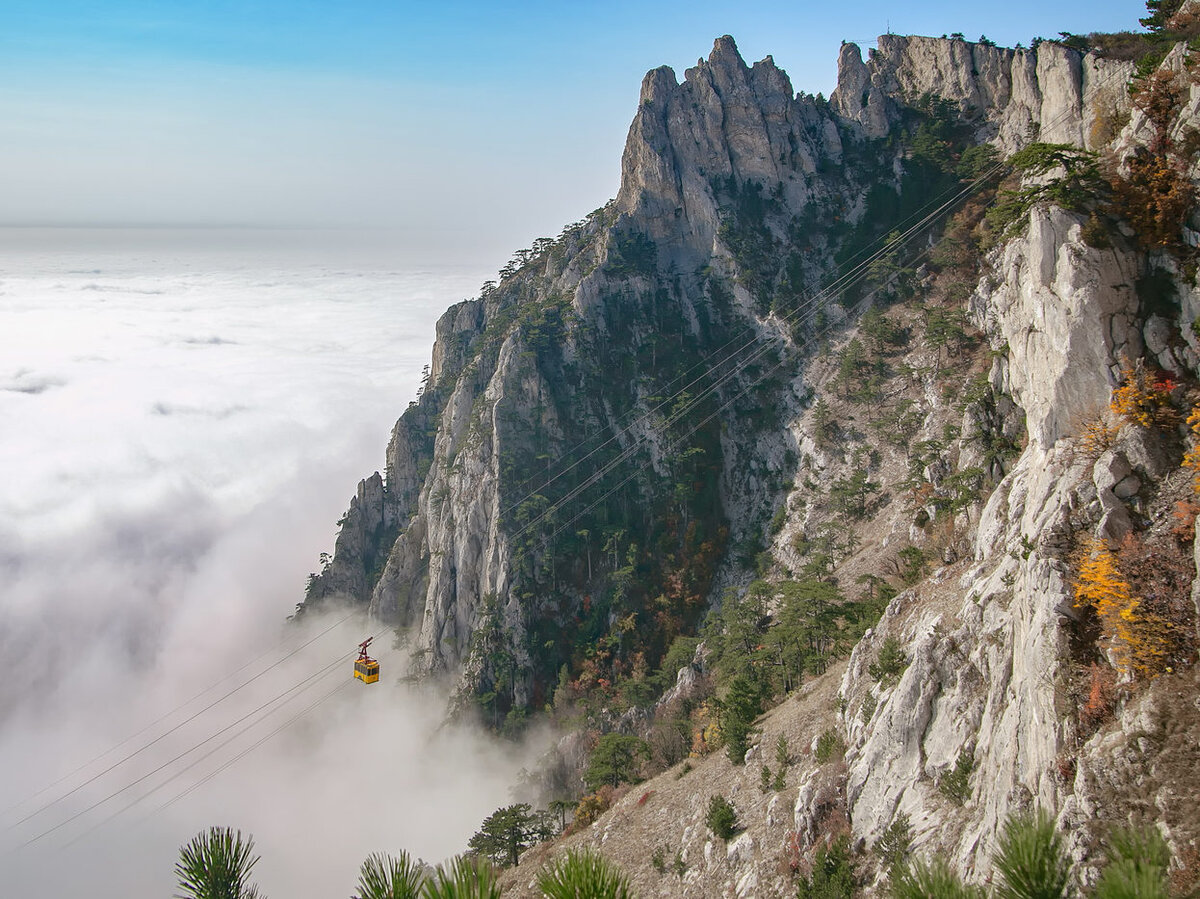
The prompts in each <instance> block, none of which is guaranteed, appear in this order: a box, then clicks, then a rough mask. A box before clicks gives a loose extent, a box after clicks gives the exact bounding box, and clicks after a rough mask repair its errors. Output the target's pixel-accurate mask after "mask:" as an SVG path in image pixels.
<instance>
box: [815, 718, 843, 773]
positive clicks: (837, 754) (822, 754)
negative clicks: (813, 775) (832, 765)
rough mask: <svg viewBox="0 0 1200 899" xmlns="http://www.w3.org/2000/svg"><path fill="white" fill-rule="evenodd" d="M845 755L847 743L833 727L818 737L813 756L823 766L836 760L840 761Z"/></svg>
mask: <svg viewBox="0 0 1200 899" xmlns="http://www.w3.org/2000/svg"><path fill="white" fill-rule="evenodd" d="M845 754H846V741H845V740H843V739H842V736H841V734H839V733H838V732H837V731H836V730H834V729H833V728H832V727H831V728H829V730H827V731H825V732H824V733H823V734H821V736H819V737H817V747H816V750H815V751H814V752H813V755H814V756H815V757H816V760H817V761H818V762H820V763H821V764H822V765H823V764H825V763H826V762H829V761H833V760H834V759H840V758H841V757H842V756H843V755H845Z"/></svg>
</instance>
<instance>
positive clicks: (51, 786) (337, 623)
mask: <svg viewBox="0 0 1200 899" xmlns="http://www.w3.org/2000/svg"><path fill="white" fill-rule="evenodd" d="M355 614H357V610H354V611H351V612H349V613H348V614H346V615H345V616H343V617H342V618H340V619H338V620H337V621H335V622H334V623H333V624H331V625H330V626H329V627H327V628H326V629H325V630H323V631H321V633H319V634H317V635H316V636H315V637H313V638H312V639H310V640H307V641H305V642H304V643H301V644H300V645H299V646H297V647H296V648H295V649H294V650H292V652H290V653H288V654H287V655H285V656H284V657H283V658H281V659H279V660H278V661H277V662H276V663H275V665H278V664H279V663H281V662H284V661H286V660H287V659H289V658H291V657H292V656H294V655H295V654H296V653H298V652H299V651H300V650H302V649H304V648H305V647H306V646H309V645H310V644H312V643H314V642H316V641H317V640H319V639H320V638H321V637H323V636H325V635H326V634H328V633H329V632H330V631H331V630H333V629H334V628H337V627H339V626H341V625H342V624H344V623H345V622H346V621H348V620H349V619H350V618H351V617H352V616H353V615H355ZM287 642H288V640H287V639H286V638H285V639H284V640H281V641H279V643H277V644H276V645H275V646H273V647H271V648H270V649H268V650H266V651H265V652H262V653H260V654H259V655H258V656H256V657H254V658H253V659H251V660H250V661H249V662H246V664H244V665H242V667H240V668H238V669H237V670H235V671H232V672H230V673H229V674H227V675H225V676H224V677H222V678H221V679H220V680H217V681H216V682H214V683H212V684H210V685H209V686H207V687H205V688H204V689H203V690H201V691H200V692H199V693H197V694H196V695H195V696H193V697H192V698H191V699H188V700H187V701H185V702H183V703H181V704H179V705H177V706H175V708H173V709H171V710H170V711H169V712H166V713H164V714H162V715H160V716H159V717H158V718H156V719H154V720H153V721H151V722H150V723H149V724H147V725H146V726H145V727H143V728H142V729H141V730H139V731H138V732H137V733H135V734H132V735H131V736H128V737H126V738H125V739H124V740H122V741H121V742H120V743H117V744H116V745H115V746H111V747H110V748H108V749H106V750H104V752H101V753H100V754H99V755H97V756H96V757H95V758H93V759H92V760H91V761H88V762H85V763H84V764H82V765H80V766H79V767H77V768H75V769H74V770H73V771H69V772H67V773H66V774H64V775H62V776H61V777H60V778H58V780H56V781H54V782H53V783H51V784H48V785H47V786H44V787H42V788H41V789H40V790H38V791H37V792H36V793H33V794H31V795H29V796H26V797H25V798H24V799H21V800H18V801H17V802H15V803H13V804H12V805H10V806H9V807H8V808H6V809H4V810H3V811H2V812H0V817H2V816H5V815H7V814H8V813H9V812H11V811H13V810H14V809H17V808H19V807H20V806H22V805H24V804H25V803H27V802H32V801H33V800H34V799H37V798H38V797H39V796H41V795H42V794H43V793H46V792H48V791H49V790H52V789H54V788H55V787H57V786H58V785H59V784H61V783H63V782H64V781H67V780H70V779H71V778H72V777H74V776H75V775H76V774H78V773H79V772H80V771H83V770H85V769H86V768H89V767H91V766H92V765H94V764H95V763H96V762H98V761H100V760H101V759H103V758H104V757H105V756H107V755H110V754H111V753H113V752H116V751H117V750H118V749H120V748H121V747H123V746H125V745H126V744H128V743H130V742H132V741H133V740H135V739H137V738H138V737H140V736H141V735H142V734H144V733H146V731H148V730H150V729H151V728H153V727H154V726H155V725H157V724H161V723H162V722H163V721H165V720H166V719H168V718H170V717H171V716H172V715H174V714H175V713H176V712H179V711H181V710H182V709H184V708H186V707H187V706H189V705H191V704H192V703H193V702H195V701H196V700H197V699H199V698H200V697H202V696H204V695H205V694H206V693H210V692H211V691H212V690H214V689H216V688H217V687H218V686H220V685H221V684H223V683H224V682H225V681H227V680H229V679H230V678H232V677H234V676H236V675H237V674H240V673H241V672H242V671H245V670H246V669H247V668H249V667H250V666H251V665H253V664H254V663H255V662H258V661H260V660H262V659H263V658H264V657H266V656H268V655H270V654H271V653H273V652H276V651H277V650H278V649H279V648H280V647H282V646H284V645H285V644H286V643H287ZM275 665H272V666H271V667H270V668H264V669H263V670H262V671H261V672H259V673H258V674H257V675H255V676H254V677H253V678H251V679H250V680H248V681H246V682H245V683H243V684H242V685H241V686H240V687H238V689H239V690H240V689H241V688H242V687H244V686H246V684H249V683H252V682H253V681H255V680H257V679H258V678H259V677H261V676H262V675H263V674H266V673H267V672H268V671H270V670H271V668H274V667H275ZM235 692H237V691H236V690H234V691H231V692H230V693H226V694H225V696H223V697H222V699H227V698H229V697H230V696H232V695H233V693H235ZM220 701H221V700H218V702H220ZM208 708H212V706H209V707H208ZM201 711H204V710H201ZM186 723H187V722H186V721H185V722H183V724H186ZM180 726H182V725H180ZM171 732H172V731H168V732H167V733H171ZM163 736H166V734H163ZM147 745H148V746H149V745H151V744H147ZM136 754H137V753H133V754H131V755H129V756H126V758H125V759H123V760H122V762H123V761H127V760H128V759H130V758H132V757H133V755H136ZM117 764H118V765H120V764H121V762H118V763H117ZM108 770H112V769H108ZM105 773H107V771H102V772H100V774H99V775H97V776H103V775H104V774H105ZM87 783H88V782H85V783H83V784H80V786H86V785H87ZM69 795H71V794H70V793H64V794H63V796H61V797H59V798H60V799H65V798H66V797H67V796H69ZM56 801H57V800H56ZM46 807H49V806H46ZM34 814H37V812H34ZM27 820H28V817H26V818H22V819H21V820H20V821H16V822H14V823H13V824H12V825H10V829H11V828H12V827H16V826H17V825H19V824H22V823H24V822H25V821H27Z"/></svg>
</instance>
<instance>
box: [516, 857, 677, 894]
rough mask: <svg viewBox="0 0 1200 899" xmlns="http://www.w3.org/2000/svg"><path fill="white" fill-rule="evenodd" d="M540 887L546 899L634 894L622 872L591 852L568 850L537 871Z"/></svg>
mask: <svg viewBox="0 0 1200 899" xmlns="http://www.w3.org/2000/svg"><path fill="white" fill-rule="evenodd" d="M660 851H661V850H660ZM537 885H538V889H539V890H541V891H542V895H543V896H545V897H546V899H630V897H631V896H632V895H633V891H632V890H631V889H630V887H629V878H628V877H626V876H625V874H624V873H623V872H622V871H621V869H620V868H618V867H617V866H616V865H614V864H613V863H612V862H610V861H608V859H606V858H604V856H602V855H600V853H598V852H595V851H594V850H591V849H568V850H567V854H566V855H565V856H564V857H562V858H560V859H559V860H558V861H556V862H554V863H553V864H551V865H549V866H548V867H546V868H543V869H542V870H541V871H539V872H538V877H537Z"/></svg>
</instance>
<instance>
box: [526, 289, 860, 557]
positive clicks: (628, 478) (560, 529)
mask: <svg viewBox="0 0 1200 899" xmlns="http://www.w3.org/2000/svg"><path fill="white" fill-rule="evenodd" d="M872 296H874V294H872ZM866 299H870V298H866ZM858 305H860V306H863V307H864V310H865V300H864V301H863V302H860V304H858ZM830 328H832V325H830ZM826 330H828V329H826ZM826 330H822V331H821V334H820V335H814V337H812V338H811V340H816V338H817V337H821V336H824V334H826ZM809 342H810V340H809V338H806V340H805V348H806V347H808V344H809ZM786 364H787V360H786V359H784V360H780V361H779V362H778V364H776V365H775V367H774V368H772V370H768V372H767V373H766V374H764V376H763V377H762V378H760V379H756V380H754V382H751V384H750V385H749V386H746V388H744V389H743V390H740V391H739V392H737V394H736V395H734V396H733V397H732V398H730V400H727V401H726V402H725V403H722V404H721V406H720V407H718V408H716V410H714V412H713V413H710V414H709V415H707V416H706V418H703V419H702V420H701V421H698V422H697V424H696V425H694V426H692V427H691V430H689V431H688V432H686V433H684V434H680V436H679V437H677V438H674V439H673V440H672V448H674V446H679V445H682V444H683V440H684V439H686V438H688V437H691V436H692V434H695V433H696V432H697V431H698V430H700V428H701V427H703V426H704V425H706V424H708V422H709V421H710V420H712V419H714V418H715V416H716V415H719V414H720V413H721V412H724V410H725V409H726V408H727V407H730V406H732V404H733V403H734V402H737V401H738V400H740V398H742V396H743V395H744V394H745V392H746V391H749V390H751V389H754V388H755V386H757V384H758V383H761V380H763V379H764V378H766V377H769V376H770V374H773V373H774V371H775V370H778V368H782V367H784V366H785V365H786ZM638 474H641V469H638V468H635V469H634V471H631V472H630V473H629V474H626V475H625V477H624V478H622V480H620V481H618V483H617V484H616V485H614V486H612V487H610V489H608V490H607V491H606V492H605V493H604V495H601V496H600V497H598V498H596V499H594V501H593V502H592V503H589V504H588V505H587V507H584V509H583V510H581V511H578V513H576V514H575V515H574V516H571V519H569V520H568V521H566V522H564V523H563V525H560V526H559V527H558V528H557V529H556V531H553V532H552V533H551V535H550V538H548V539H550V540H553V539H554V538H556V537H558V534H560V533H563V531H565V529H566V528H569V527H571V526H572V525H574V523H575V522H576V521H578V520H580V519H581V517H582V516H584V515H587V514H588V513H589V511H592V510H593V509H594V508H596V507H598V505H599V504H600V503H602V502H605V501H606V499H607V498H608V497H611V496H612V495H613V493H616V492H617V491H618V490H620V489H622V487H624V486H625V485H626V484H629V483H630V481H631V480H634V479H635V478H636V477H637V475H638Z"/></svg>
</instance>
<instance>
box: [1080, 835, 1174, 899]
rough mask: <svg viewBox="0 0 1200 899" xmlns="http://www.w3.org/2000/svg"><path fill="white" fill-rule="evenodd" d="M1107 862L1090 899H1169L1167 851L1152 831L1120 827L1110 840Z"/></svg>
mask: <svg viewBox="0 0 1200 899" xmlns="http://www.w3.org/2000/svg"><path fill="white" fill-rule="evenodd" d="M1107 855H1108V863H1107V864H1106V865H1105V866H1104V869H1103V870H1102V871H1101V872H1100V879H1099V881H1097V883H1096V889H1095V890H1094V891H1093V893H1092V896H1093V899H1168V897H1169V896H1170V895H1171V889H1170V879H1169V876H1168V874H1169V869H1170V864H1171V856H1170V851H1169V850H1168V849H1167V844H1166V841H1164V840H1163V838H1162V835H1161V834H1159V832H1158V831H1157V830H1155V829H1153V828H1144V829H1125V828H1119V829H1117V830H1116V831H1114V832H1113V834H1112V835H1111V837H1110V838H1109V846H1108V852H1107Z"/></svg>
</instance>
